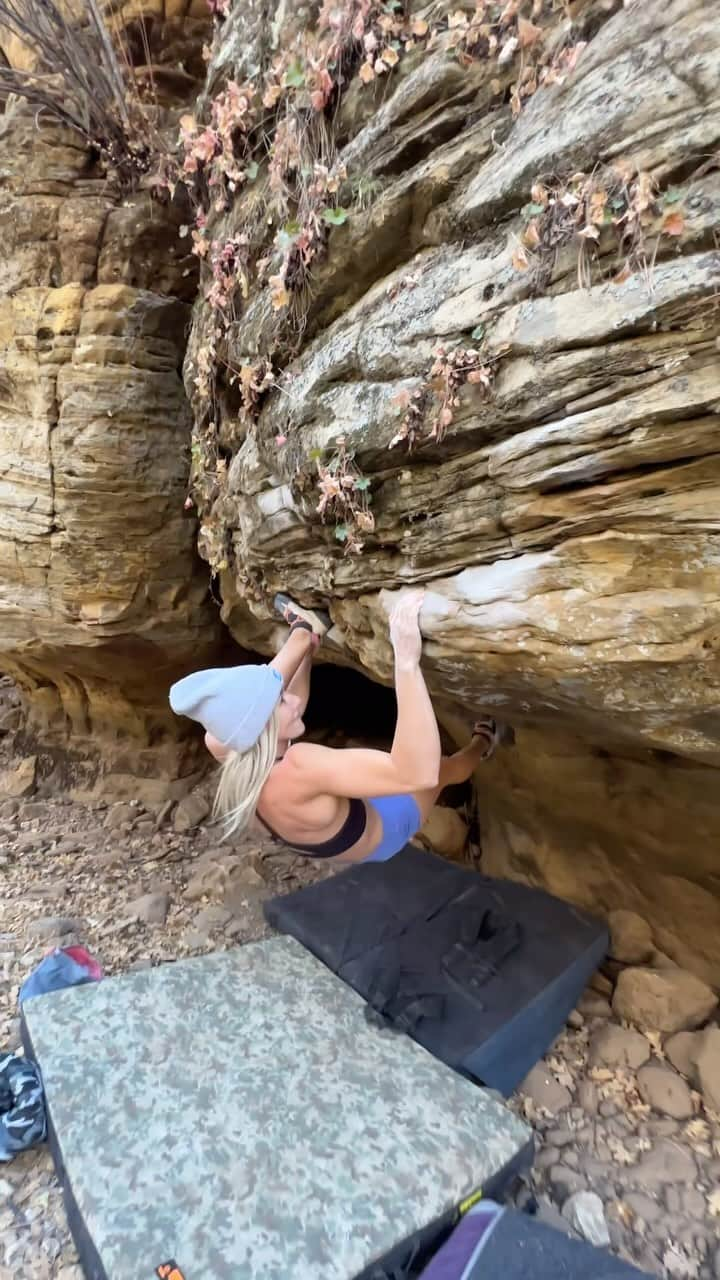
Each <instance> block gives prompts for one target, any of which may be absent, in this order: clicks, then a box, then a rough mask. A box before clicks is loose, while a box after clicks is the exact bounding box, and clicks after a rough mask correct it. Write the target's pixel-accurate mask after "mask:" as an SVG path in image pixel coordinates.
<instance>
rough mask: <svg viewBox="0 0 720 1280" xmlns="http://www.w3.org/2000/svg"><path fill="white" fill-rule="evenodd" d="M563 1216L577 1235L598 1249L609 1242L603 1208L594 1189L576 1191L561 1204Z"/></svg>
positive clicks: (604, 1246)
mask: <svg viewBox="0 0 720 1280" xmlns="http://www.w3.org/2000/svg"><path fill="white" fill-rule="evenodd" d="M562 1211H563V1217H565V1218H567V1220H568V1222H569V1223H570V1225H571V1226H572V1227H574V1228H575V1230H576V1231H577V1232H578V1234H579V1235H581V1236H582V1237H583V1239H584V1240H587V1241H588V1242H589V1243H590V1244H594V1245H595V1246H596V1248H598V1249H604V1248H607V1246H608V1245H609V1244H610V1232H609V1231H608V1225H607V1222H606V1220H605V1210H604V1209H603V1202H602V1200H601V1199H600V1197H599V1195H596V1193H595V1192H594V1191H577V1192H576V1193H575V1194H574V1195H571V1196H570V1199H569V1200H567V1201H566V1203H565V1204H564V1205H563V1210H562Z"/></svg>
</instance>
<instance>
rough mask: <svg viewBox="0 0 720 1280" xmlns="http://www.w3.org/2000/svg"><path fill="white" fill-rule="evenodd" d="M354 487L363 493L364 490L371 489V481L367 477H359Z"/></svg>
mask: <svg viewBox="0 0 720 1280" xmlns="http://www.w3.org/2000/svg"><path fill="white" fill-rule="evenodd" d="M353 487H354V488H355V489H359V490H360V491H361V492H362V491H363V490H365V489H369V488H370V481H369V479H368V477H367V476H359V477H358V479H357V480H356V481H355V484H354V486H353Z"/></svg>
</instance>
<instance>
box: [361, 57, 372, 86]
mask: <svg viewBox="0 0 720 1280" xmlns="http://www.w3.org/2000/svg"><path fill="white" fill-rule="evenodd" d="M358 75H359V76H360V79H361V80H362V82H363V84H369V83H370V81H371V80H374V79H375V72H374V71H373V66H372V63H371V62H363V64H362V66H361V68H360V70H359V71H358Z"/></svg>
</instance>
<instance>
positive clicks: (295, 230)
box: [282, 222, 302, 236]
mask: <svg viewBox="0 0 720 1280" xmlns="http://www.w3.org/2000/svg"><path fill="white" fill-rule="evenodd" d="M282 230H283V233H284V234H285V235H286V236H299V235H300V232H301V231H302V223H301V222H286V223H285V226H284V227H283V228H282Z"/></svg>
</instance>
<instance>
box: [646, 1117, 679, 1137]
mask: <svg viewBox="0 0 720 1280" xmlns="http://www.w3.org/2000/svg"><path fill="white" fill-rule="evenodd" d="M645 1129H646V1130H647V1133H648V1134H649V1136H650V1137H651V1138H674V1137H675V1136H676V1134H677V1131H678V1123H677V1120H668V1119H664V1120H656V1119H655V1118H654V1117H653V1118H652V1119H651V1120H648V1122H647V1124H646V1125H645Z"/></svg>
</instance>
